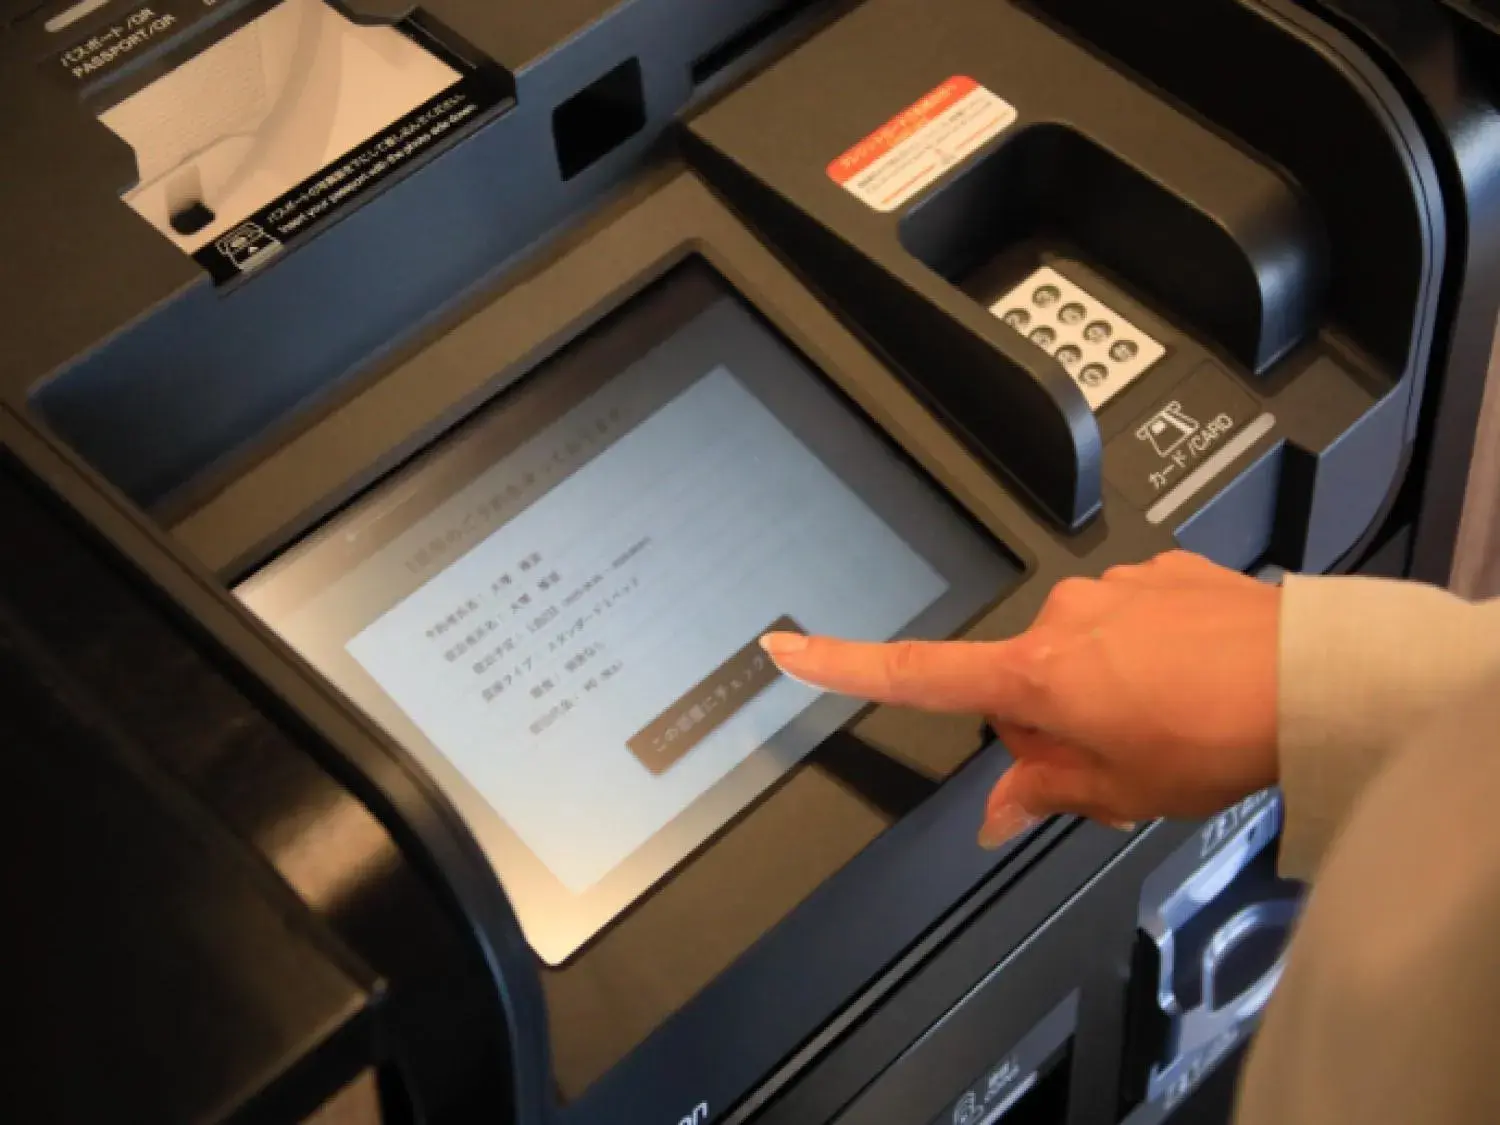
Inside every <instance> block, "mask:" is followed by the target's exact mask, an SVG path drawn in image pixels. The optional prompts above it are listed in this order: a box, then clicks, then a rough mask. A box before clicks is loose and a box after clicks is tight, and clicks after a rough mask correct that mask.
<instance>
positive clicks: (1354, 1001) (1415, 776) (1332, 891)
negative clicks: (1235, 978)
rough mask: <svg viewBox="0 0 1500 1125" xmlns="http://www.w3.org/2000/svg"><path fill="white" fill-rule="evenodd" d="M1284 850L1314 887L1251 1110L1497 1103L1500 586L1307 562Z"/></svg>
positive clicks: (1474, 1114) (1425, 1115) (1255, 1051)
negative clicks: (1484, 588)
mask: <svg viewBox="0 0 1500 1125" xmlns="http://www.w3.org/2000/svg"><path fill="white" fill-rule="evenodd" d="M1282 634H1283V636H1282V652H1281V669H1282V703H1281V707H1282V745H1281V759H1282V761H1281V766H1282V783H1283V793H1284V795H1285V798H1286V813H1287V815H1286V826H1285V834H1286V835H1285V841H1284V847H1283V854H1282V864H1283V868H1284V869H1285V871H1286V873H1287V874H1292V875H1299V876H1309V875H1314V876H1315V878H1314V880H1313V887H1312V892H1311V894H1310V895H1309V896H1308V901H1307V905H1306V908H1305V910H1304V913H1303V916H1302V919H1301V921H1300V922H1299V924H1298V927H1297V932H1296V934H1295V935H1294V937H1293V939H1292V943H1291V946H1290V949H1289V951H1288V956H1287V964H1286V970H1285V972H1284V974H1283V976H1282V978H1281V982H1280V984H1279V986H1278V987H1277V990H1276V994H1275V996H1274V997H1273V998H1272V1001H1271V1005H1270V1007H1269V1008H1268V1010H1267V1012H1266V1016H1265V1019H1264V1021H1263V1023H1262V1026H1261V1029H1260V1031H1259V1033H1258V1035H1257V1037H1256V1041H1255V1043H1254V1045H1253V1047H1252V1049H1251V1052H1250V1055H1249V1058H1248V1060H1247V1063H1246V1066H1245V1070H1244V1073H1243V1075H1242V1077H1241V1083H1240V1100H1239V1108H1238V1112H1237V1115H1236V1125H1345V1123H1350V1125H1352V1123H1356V1122H1357V1123H1358V1125H1497V1123H1500V604H1487V605H1478V606H1471V605H1466V604H1465V603H1463V602H1460V601H1458V600H1456V599H1454V598H1451V597H1449V596H1448V595H1446V594H1443V593H1441V592H1439V591H1436V590H1431V589H1426V588H1422V587H1417V586H1409V585H1395V584H1389V583H1383V582H1375V581H1368V580H1350V579H1293V580H1292V581H1290V582H1289V583H1288V585H1287V588H1286V594H1285V601H1284V603H1283V607H1282Z"/></svg>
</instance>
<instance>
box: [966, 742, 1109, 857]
mask: <svg viewBox="0 0 1500 1125" xmlns="http://www.w3.org/2000/svg"><path fill="white" fill-rule="evenodd" d="M1105 790H1106V787H1105V785H1104V784H1103V782H1102V779H1101V776H1100V773H1099V770H1098V768H1097V767H1095V766H1092V765H1090V764H1088V763H1086V762H1083V761H1074V762H1058V761H1055V760H1035V759H1022V760H1021V761H1018V762H1016V764H1015V765H1013V766H1011V767H1010V769H1008V770H1006V771H1005V773H1004V774H1002V775H1001V777H1000V780H999V781H997V782H996V783H995V787H994V789H992V790H991V791H990V796H989V800H988V801H986V802H985V819H984V825H983V827H981V829H980V831H979V842H980V844H981V845H982V846H984V847H986V848H998V847H1000V845H1002V844H1004V843H1006V842H1007V841H1008V840H1012V839H1014V838H1015V837H1016V836H1018V835H1020V834H1021V833H1023V832H1025V831H1027V830H1028V829H1030V828H1032V827H1033V826H1034V825H1036V824H1038V823H1039V822H1041V821H1042V820H1045V819H1046V818H1047V817H1049V816H1059V815H1073V816H1082V817H1087V818H1089V819H1090V820H1100V821H1104V822H1106V823H1110V824H1116V825H1119V826H1120V827H1124V824H1123V818H1121V817H1119V816H1118V815H1116V814H1115V812H1114V810H1113V809H1112V805H1113V803H1114V802H1113V801H1111V799H1110V795H1109V794H1108V793H1107V792H1106V791H1105Z"/></svg>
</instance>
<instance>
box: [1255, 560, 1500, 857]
mask: <svg viewBox="0 0 1500 1125" xmlns="http://www.w3.org/2000/svg"><path fill="white" fill-rule="evenodd" d="M1280 661H1281V671H1280V708H1281V714H1280V743H1281V749H1280V756H1281V763H1280V764H1281V787H1282V795H1283V797H1284V799H1285V802H1286V826H1285V828H1284V830H1283V834H1282V845H1281V866H1282V873H1283V874H1284V875H1286V876H1287V877H1288V878H1293V879H1304V880H1308V879H1311V878H1312V877H1313V876H1314V874H1315V873H1316V871H1317V869H1318V866H1319V864H1320V863H1321V861H1322V859H1323V855H1324V853H1325V852H1326V851H1327V849H1328V846H1329V843H1330V842H1331V841H1332V839H1333V837H1334V835H1335V833H1336V832H1337V831H1338V829H1339V826H1340V825H1341V824H1343V823H1344V820H1345V819H1346V818H1347V817H1348V815H1349V812H1350V810H1351V808H1352V807H1353V805H1354V803H1355V801H1356V800H1357V799H1358V798H1359V795H1360V793H1361V792H1362V791H1363V790H1364V788H1365V786H1366V785H1368V784H1369V782H1370V780H1371V778H1373V777H1374V776H1375V775H1376V774H1377V773H1379V772H1380V770H1381V769H1382V768H1383V767H1384V766H1385V764H1386V761H1387V760H1388V758H1389V757H1390V756H1391V755H1392V754H1393V753H1395V752H1396V750H1397V748H1398V747H1400V746H1401V745H1403V743H1404V742H1405V741H1406V740H1407V739H1408V738H1409V737H1410V736H1411V735H1412V734H1413V732H1414V731H1416V730H1417V729H1418V728H1419V727H1420V726H1421V725H1422V724H1424V723H1426V722H1428V721H1430V720H1431V719H1432V718H1434V717H1435V716H1437V715H1439V714H1441V713H1442V712H1443V711H1445V710H1447V709H1449V708H1452V707H1454V706H1455V705H1457V704H1458V703H1459V702H1460V701H1462V700H1463V699H1465V698H1466V697H1468V696H1469V695H1471V694H1472V693H1473V692H1474V690H1475V688H1476V686H1477V685H1478V684H1480V683H1483V682H1484V681H1486V680H1487V679H1490V678H1492V677H1493V676H1495V675H1497V674H1500V600H1497V601H1493V602H1487V603H1482V604H1478V605H1476V604H1473V603H1469V602H1465V601H1462V600H1460V599H1459V598H1456V597H1454V596H1453V595H1452V594H1449V593H1447V592H1445V591H1443V590H1439V589H1437V588H1435V587H1431V586H1422V585H1418V584H1416V583H1411V582H1392V581H1386V580H1382V579H1373V578H1299V577H1296V576H1291V577H1288V578H1287V579H1286V581H1285V584H1284V587H1283V591H1282V606H1281V654H1280ZM1497 752H1500V747H1497ZM1497 815H1500V810H1497Z"/></svg>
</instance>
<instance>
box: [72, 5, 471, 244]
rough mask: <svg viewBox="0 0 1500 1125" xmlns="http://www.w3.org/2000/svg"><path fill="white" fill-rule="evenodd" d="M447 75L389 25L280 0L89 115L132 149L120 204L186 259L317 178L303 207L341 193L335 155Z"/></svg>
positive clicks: (352, 176) (344, 177)
mask: <svg viewBox="0 0 1500 1125" xmlns="http://www.w3.org/2000/svg"><path fill="white" fill-rule="evenodd" d="M458 78H459V74H458V72H457V71H456V70H455V69H454V68H453V67H452V66H450V65H449V64H448V63H447V62H445V61H444V60H443V59H440V58H438V57H437V56H436V55H434V54H433V53H432V52H430V51H428V50H427V49H426V48H424V47H423V46H421V45H420V44H419V43H417V42H415V41H414V40H413V39H411V38H410V37H409V36H407V35H405V34H403V33H402V32H401V31H400V30H398V29H397V28H394V27H376V26H368V27H367V26H363V25H360V24H356V23H354V22H353V21H351V20H349V19H348V18H346V17H345V16H344V15H342V14H341V13H340V12H339V11H337V10H336V9H335V8H334V7H332V6H331V5H330V4H328V3H325V2H324V0H280V3H277V4H275V5H273V6H271V7H269V8H268V9H267V10H266V11H265V12H263V13H262V14H260V15H258V16H256V17H255V18H254V19H252V20H249V21H248V22H246V23H245V24H244V25H243V26H241V27H239V28H238V29H236V30H235V31H233V32H231V33H230V34H228V35H226V36H224V37H223V38H221V39H218V40H217V41H215V42H214V43H213V44H212V45H211V46H209V47H207V48H205V49H204V50H203V51H201V52H200V53H199V54H197V55H195V56H193V57H192V58H190V59H188V60H186V61H185V62H183V63H181V65H179V66H177V67H175V68H174V69H172V70H170V71H168V72H167V73H166V74H163V75H162V76H161V77H160V78H158V79H156V80H155V81H153V82H151V83H150V84H149V85H147V86H145V87H144V88H142V89H140V90H138V91H136V92H135V93H133V94H131V95H130V96H129V97H128V98H126V99H125V100H123V101H121V102H119V103H117V104H115V105H112V106H110V107H109V108H107V109H105V110H104V111H103V112H102V113H100V115H99V116H100V120H101V121H102V122H103V123H104V125H105V126H106V127H107V128H108V129H109V130H110V131H111V132H113V133H114V134H115V135H116V136H118V137H119V138H120V139H121V140H123V141H125V142H126V143H127V144H129V145H130V147H131V149H132V150H133V151H134V153H135V162H136V176H137V182H136V183H135V184H134V185H133V186H132V187H131V188H130V189H129V190H127V191H126V192H125V193H124V199H125V202H126V203H127V204H128V205H129V206H130V207H131V208H132V209H133V210H134V211H135V212H136V213H137V214H139V215H140V216H141V217H142V218H144V219H146V220H147V221H148V222H149V223H151V225H152V226H154V227H155V228H156V229H157V230H159V231H160V232H161V233H162V234H164V235H166V236H167V237H168V238H170V239H171V240H172V241H173V242H174V243H175V244H176V245H177V246H178V248H179V249H181V250H182V251H184V252H185V253H188V254H195V253H197V252H198V251H199V250H201V249H203V248H204V247H206V246H209V245H211V244H214V243H218V242H220V241H221V240H225V239H228V240H233V239H234V238H235V237H236V236H237V233H238V231H239V228H240V227H241V226H242V225H243V223H244V221H245V220H247V219H251V218H253V217H254V216H255V214H256V212H258V211H260V210H261V209H262V208H264V207H266V206H267V205H269V204H271V203H272V202H273V201H275V200H276V199H277V198H278V197H284V196H285V195H286V194H287V193H289V192H292V191H293V189H295V188H296V187H297V185H298V184H299V183H307V182H308V181H310V180H311V179H312V178H313V177H315V176H317V175H319V174H320V173H326V174H327V175H328V176H329V177H330V178H329V179H327V180H326V181H325V182H324V184H323V185H320V187H319V189H318V192H316V193H312V194H309V195H308V196H307V200H312V199H314V198H317V197H318V196H319V195H321V193H323V192H331V191H332V190H333V188H334V186H335V185H338V186H341V187H343V188H345V189H346V190H347V188H348V185H349V184H351V183H353V182H355V180H356V175H357V174H359V173H357V172H356V171H355V169H356V165H354V164H348V165H342V166H341V165H340V164H339V161H340V159H341V158H342V157H345V156H346V155H347V154H350V153H355V152H359V151H360V148H361V146H362V145H366V144H367V143H368V142H369V141H370V139H371V138H373V137H377V136H379V135H380V133H381V131H382V130H384V129H387V128H388V127H389V126H390V125H391V124H392V123H393V122H396V121H399V120H401V118H402V117H404V116H405V115H407V114H409V113H411V112H412V111H413V110H415V109H416V108H417V107H419V106H421V105H422V104H423V103H424V102H426V101H428V99H430V98H433V97H435V96H436V95H437V94H439V93H440V92H441V91H443V90H445V89H447V88H449V87H451V86H452V85H453V83H455V82H456V81H457V80H458ZM364 156H365V159H363V160H362V161H361V162H360V164H359V165H358V166H357V167H358V168H360V169H364V170H365V174H368V168H369V167H370V166H371V165H372V164H373V162H374V159H373V156H374V153H373V150H365V152H364ZM263 233H267V234H269V233H270V232H269V231H265V232H263Z"/></svg>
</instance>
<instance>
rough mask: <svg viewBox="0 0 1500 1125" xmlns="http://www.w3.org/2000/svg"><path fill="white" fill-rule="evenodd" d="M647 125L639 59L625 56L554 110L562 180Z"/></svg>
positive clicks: (554, 124) (568, 177) (554, 139)
mask: <svg viewBox="0 0 1500 1125" xmlns="http://www.w3.org/2000/svg"><path fill="white" fill-rule="evenodd" d="M645 125H646V94H645V88H644V86H643V85H642V83H641V64H640V60H639V59H633V58H632V59H627V60H625V61H624V62H623V63H621V64H620V65H619V66H617V67H615V68H614V69H613V70H611V71H610V72H609V73H608V74H606V75H605V76H604V77H603V78H600V79H598V80H597V81H595V82H592V83H590V84H589V85H587V86H585V87H584V88H583V89H582V90H579V91H578V93H576V94H574V95H573V96H572V97H571V98H569V99H568V100H567V101H565V102H563V103H562V104H561V105H560V106H558V107H557V108H556V109H555V110H553V111H552V141H553V143H554V144H555V145H556V146H557V166H558V170H559V171H560V172H561V173H562V178H563V179H564V180H571V179H572V178H573V177H574V176H577V175H578V174H579V173H580V172H583V171H584V170H586V169H588V168H590V167H592V166H593V165H595V164H597V163H598V162H599V161H601V160H603V159H604V158H605V157H606V156H608V155H609V154H610V153H611V152H613V151H614V150H615V149H617V148H619V147H620V146H621V145H622V144H624V143H625V142H626V141H628V140H629V139H630V138H631V137H633V136H635V135H636V134H637V133H639V132H640V131H641V130H642V129H643V128H644V127H645Z"/></svg>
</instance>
